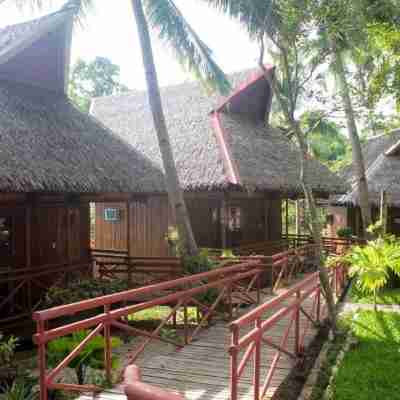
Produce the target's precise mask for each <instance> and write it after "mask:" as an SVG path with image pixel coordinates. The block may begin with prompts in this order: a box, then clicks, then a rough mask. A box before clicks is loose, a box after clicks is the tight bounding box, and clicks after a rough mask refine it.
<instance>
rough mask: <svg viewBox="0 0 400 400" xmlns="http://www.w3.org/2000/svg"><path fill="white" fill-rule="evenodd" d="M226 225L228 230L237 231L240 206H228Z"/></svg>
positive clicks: (239, 221) (239, 225) (239, 226)
mask: <svg viewBox="0 0 400 400" xmlns="http://www.w3.org/2000/svg"><path fill="white" fill-rule="evenodd" d="M228 227H229V230H231V231H232V232H233V231H239V230H240V228H241V210H240V207H229V209H228Z"/></svg>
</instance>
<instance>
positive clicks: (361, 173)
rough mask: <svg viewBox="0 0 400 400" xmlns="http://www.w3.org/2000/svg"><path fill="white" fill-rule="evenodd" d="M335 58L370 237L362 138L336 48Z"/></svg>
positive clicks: (359, 189) (357, 183)
mask: <svg viewBox="0 0 400 400" xmlns="http://www.w3.org/2000/svg"><path fill="white" fill-rule="evenodd" d="M334 58H335V67H336V73H337V77H338V81H339V86H340V95H341V97H342V101H343V106H344V110H345V114H346V122H347V131H348V133H349V138H350V142H351V149H352V155H353V168H354V172H355V175H356V186H357V191H358V201H359V204H360V209H361V218H362V221H363V231H364V236H366V237H368V232H367V231H366V229H367V228H368V227H369V226H370V225H371V222H372V217H371V207H370V204H369V196H368V183H367V179H366V176H365V164H364V157H363V154H362V151H361V143H360V138H359V136H358V131H357V125H356V120H355V117H354V110H353V106H352V103H351V98H350V91H349V86H348V84H347V78H346V71H345V68H344V64H343V59H342V55H341V54H340V51H339V50H338V49H336V48H334Z"/></svg>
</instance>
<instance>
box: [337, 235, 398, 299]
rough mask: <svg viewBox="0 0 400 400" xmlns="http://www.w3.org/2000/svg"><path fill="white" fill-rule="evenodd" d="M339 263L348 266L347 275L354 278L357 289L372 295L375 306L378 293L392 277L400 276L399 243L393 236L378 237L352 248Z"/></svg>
mask: <svg viewBox="0 0 400 400" xmlns="http://www.w3.org/2000/svg"><path fill="white" fill-rule="evenodd" d="M334 261H337V259H336V260H334ZM340 261H342V262H343V261H344V262H345V263H347V264H348V265H349V266H350V269H349V275H350V276H351V277H354V279H355V284H356V286H357V289H358V290H360V291H361V292H362V293H365V294H367V295H373V296H374V304H375V305H376V296H377V294H378V292H379V291H380V290H381V289H382V288H384V287H386V286H387V285H388V284H389V282H390V279H391V277H392V275H395V276H398V277H399V276H400V242H399V241H398V240H396V238H395V237H393V236H385V237H380V238H378V239H376V240H373V241H370V242H368V244H367V245H365V246H354V247H353V248H352V249H351V251H350V252H349V253H348V254H346V255H344V256H343V257H341V258H340ZM332 264H333V263H332V260H331V265H332Z"/></svg>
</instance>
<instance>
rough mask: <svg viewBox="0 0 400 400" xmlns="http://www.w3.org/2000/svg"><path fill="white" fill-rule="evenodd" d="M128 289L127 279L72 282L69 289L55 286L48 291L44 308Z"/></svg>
mask: <svg viewBox="0 0 400 400" xmlns="http://www.w3.org/2000/svg"><path fill="white" fill-rule="evenodd" d="M128 288H129V287H128V283H127V281H126V279H125V280H123V279H112V280H105V279H95V278H91V279H85V280H79V281H75V282H71V283H70V284H69V285H68V286H67V287H61V286H53V287H51V288H50V289H49V290H48V291H47V293H46V297H45V299H44V302H43V304H42V308H43V309H44V308H51V307H56V306H60V305H63V304H70V303H75V302H77V301H82V300H87V299H92V298H94V297H99V296H105V295H107V294H113V293H116V292H122V291H124V290H127V289H128Z"/></svg>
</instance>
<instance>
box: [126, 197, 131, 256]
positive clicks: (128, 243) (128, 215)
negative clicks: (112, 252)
mask: <svg viewBox="0 0 400 400" xmlns="http://www.w3.org/2000/svg"><path fill="white" fill-rule="evenodd" d="M126 247H127V250H128V257H132V254H131V201H130V200H128V201H127V202H126Z"/></svg>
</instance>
